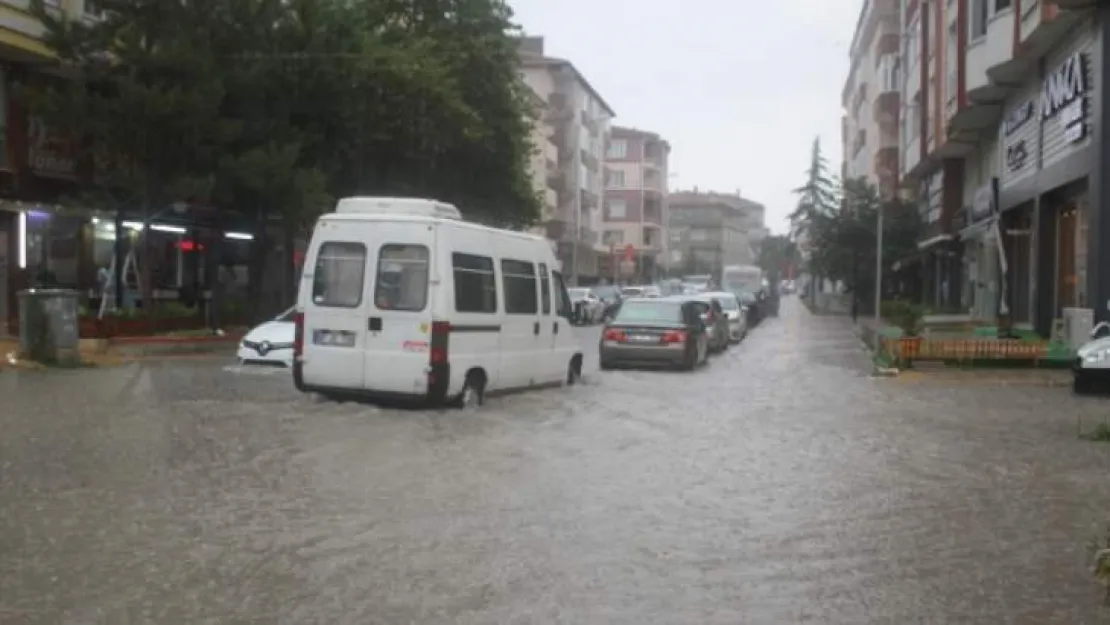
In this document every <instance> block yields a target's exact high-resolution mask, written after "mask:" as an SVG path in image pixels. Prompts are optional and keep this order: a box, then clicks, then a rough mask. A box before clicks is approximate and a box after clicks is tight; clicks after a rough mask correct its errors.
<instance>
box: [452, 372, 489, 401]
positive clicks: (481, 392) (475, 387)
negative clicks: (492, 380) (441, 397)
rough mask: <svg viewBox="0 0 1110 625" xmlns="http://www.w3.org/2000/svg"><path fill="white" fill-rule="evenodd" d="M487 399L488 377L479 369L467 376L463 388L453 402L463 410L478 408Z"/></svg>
mask: <svg viewBox="0 0 1110 625" xmlns="http://www.w3.org/2000/svg"><path fill="white" fill-rule="evenodd" d="M485 401H486V378H485V376H483V375H482V374H481V373H480V372H478V371H471V372H470V373H468V374H467V376H466V382H465V383H463V389H462V391H460V392H459V395H458V396H457V397H456V398H455V401H453V402H452V403H453V404H454V406H455V407H456V408H462V409H463V410H477V409H478V408H479V407H480V406H481V405H482V404H484V403H485Z"/></svg>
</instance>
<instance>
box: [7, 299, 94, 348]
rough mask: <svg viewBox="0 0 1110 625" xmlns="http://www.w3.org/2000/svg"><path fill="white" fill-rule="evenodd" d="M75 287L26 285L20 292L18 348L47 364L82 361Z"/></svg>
mask: <svg viewBox="0 0 1110 625" xmlns="http://www.w3.org/2000/svg"><path fill="white" fill-rule="evenodd" d="M77 298H78V293H77V291H72V290H69V289H29V290H26V291H20V292H19V351H20V354H21V355H22V357H23V358H27V359H29V360H34V361H36V362H41V363H46V364H60V365H76V364H79V363H80V362H81V354H80V351H79V349H78V347H79V339H80V337H79V335H78V329H77V328H78V323H77Z"/></svg>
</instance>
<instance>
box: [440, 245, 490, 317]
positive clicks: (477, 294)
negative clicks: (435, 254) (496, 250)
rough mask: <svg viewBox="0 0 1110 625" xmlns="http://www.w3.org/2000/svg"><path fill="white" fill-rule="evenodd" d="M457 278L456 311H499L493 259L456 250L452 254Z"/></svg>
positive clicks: (453, 271) (453, 269)
mask: <svg viewBox="0 0 1110 625" xmlns="http://www.w3.org/2000/svg"><path fill="white" fill-rule="evenodd" d="M451 269H452V273H453V275H454V278H455V311H456V312H466V313H495V312H497V279H496V278H495V277H494V275H493V259H492V258H490V257H488V256H474V255H472V254H462V253H459V252H455V253H453V254H451Z"/></svg>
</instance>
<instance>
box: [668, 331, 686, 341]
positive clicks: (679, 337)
mask: <svg viewBox="0 0 1110 625" xmlns="http://www.w3.org/2000/svg"><path fill="white" fill-rule="evenodd" d="M663 342H664V343H685V342H686V332H684V331H682V330H671V331H670V332H667V333H665V334H664V335H663Z"/></svg>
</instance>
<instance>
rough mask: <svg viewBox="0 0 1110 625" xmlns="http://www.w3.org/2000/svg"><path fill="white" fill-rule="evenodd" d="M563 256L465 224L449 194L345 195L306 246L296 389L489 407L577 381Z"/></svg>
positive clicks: (578, 355) (532, 241)
mask: <svg viewBox="0 0 1110 625" xmlns="http://www.w3.org/2000/svg"><path fill="white" fill-rule="evenodd" d="M559 267H560V265H559V262H558V260H557V259H556V258H555V254H554V253H553V251H552V249H551V246H550V245H549V243H548V242H547V241H546V240H544V239H543V238H542V237H538V236H535V235H531V234H526V233H523V232H514V231H510V230H499V229H496V228H490V227H487V226H482V225H478V224H474V223H468V222H465V221H463V220H462V215H461V214H460V213H459V211H458V209H456V208H455V207H454V206H452V205H450V204H445V203H443V202H437V201H434V200H424V199H414V198H384V197H355V198H345V199H342V200H340V201H339V203H338V205H337V206H336V208H335V212H333V213H328V214H325V215H323V216H321V217H320V219H319V220H318V221H317V222H316V228H315V230H314V231H313V233H312V241H311V242H310V243H309V247H308V251H307V254H306V255H305V265H304V272H303V274H302V276H301V282H300V287H299V289H298V293H297V313H296V315H295V316H294V320H295V327H296V339H295V341H294V363H293V379H294V382H295V384H296V386H297V389H299V390H301V391H303V392H317V393H321V394H324V395H341V394H343V395H345V394H356V395H366V396H370V397H383V398H389V397H397V398H407V399H419V400H422V401H427V402H429V403H432V404H442V403H450V404H457V405H479V404H481V403H482V400H483V399H484V398H485V397H486V396H487V395H488V394H490V393H495V392H501V391H512V390H521V389H528V388H534V387H542V386H554V385H562V384H574V383H575V382H576V381H577V380H578V377H579V376H580V375H581V373H582V349H581V346H580V345H579V344H578V342H577V340H576V339H575V336H574V333H573V332H572V329H571V324H570V317H571V304H570V298H569V297H568V296H567V292H566V287H565V285H564V281H563V277H562V274H561V273H560V271H559Z"/></svg>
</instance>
